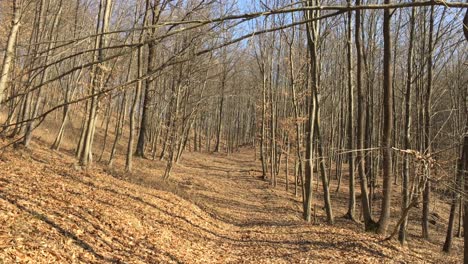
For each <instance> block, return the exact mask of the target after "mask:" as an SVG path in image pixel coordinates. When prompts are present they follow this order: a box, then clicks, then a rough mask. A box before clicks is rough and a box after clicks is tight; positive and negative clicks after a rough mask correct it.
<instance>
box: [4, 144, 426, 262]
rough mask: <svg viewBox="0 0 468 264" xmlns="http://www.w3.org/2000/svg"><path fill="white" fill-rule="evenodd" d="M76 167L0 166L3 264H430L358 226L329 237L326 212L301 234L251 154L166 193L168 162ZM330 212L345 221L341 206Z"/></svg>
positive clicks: (29, 154) (216, 157) (46, 158)
mask: <svg viewBox="0 0 468 264" xmlns="http://www.w3.org/2000/svg"><path fill="white" fill-rule="evenodd" d="M75 162H76V160H75V159H74V157H73V155H69V154H67V153H66V152H62V153H59V152H54V151H51V150H50V149H49V148H47V147H45V146H41V145H35V146H34V148H33V149H31V150H19V151H18V150H17V151H14V152H13V151H12V152H6V153H4V154H3V155H0V190H1V192H0V209H1V210H0V249H2V250H0V263H15V262H21V263H23V262H24V263H25V262H27V261H29V262H30V263H402V261H403V263H408V262H411V263H418V262H423V261H422V260H423V259H424V257H423V255H421V254H420V253H416V252H411V251H410V250H408V249H407V248H400V247H398V246H396V245H395V244H396V242H382V238H381V237H378V236H376V235H371V234H367V233H364V232H362V231H361V230H360V227H359V226H357V224H355V223H351V222H349V221H346V220H343V219H340V218H337V223H336V225H334V226H328V225H325V224H323V219H324V218H323V217H324V212H323V210H321V209H318V210H317V219H318V221H317V223H315V224H308V223H305V222H304V221H302V220H301V208H300V207H301V203H300V198H298V197H294V194H293V193H292V190H291V191H290V192H286V191H285V190H284V182H282V180H281V179H280V181H279V185H278V187H277V188H272V187H270V186H269V183H268V182H266V181H264V180H262V179H261V178H260V173H259V172H258V171H259V166H260V164H259V162H256V161H254V159H253V153H252V151H249V150H244V151H243V152H241V153H236V154H233V155H229V156H226V155H224V154H205V153H202V154H200V153H186V155H185V156H184V158H183V160H182V161H181V162H180V164H178V165H177V166H176V167H175V169H174V173H173V175H172V178H171V180H170V181H169V182H167V183H164V182H161V181H160V180H158V179H160V175H162V173H163V170H164V164H165V163H164V161H152V160H141V159H137V160H135V168H136V171H135V172H134V173H133V174H125V173H123V172H121V171H120V170H119V169H118V168H120V167H122V161H121V160H120V161H118V162H116V164H115V167H116V168H117V169H114V170H109V169H108V168H106V167H105V166H101V165H99V164H96V165H95V167H94V168H93V170H89V171H79V170H76V169H75V168H74V165H73V164H75ZM111 174H112V175H111ZM281 175H284V173H283V174H281ZM119 178H124V179H119ZM130 178H132V180H130ZM138 178H139V179H138ZM151 179H152V180H154V181H155V182H154V184H152V183H151V181H150V180H151ZM135 181H139V182H138V184H135ZM158 185H159V188H158ZM171 186H172V187H171ZM174 186H175V187H174ZM171 188H173V189H171ZM319 196H320V194H319V193H316V195H315V198H314V200H315V201H316V202H317V205H320V200H319V199H320V197H319ZM317 207H318V206H317ZM334 208H335V209H336V211H335V212H337V213H336V214H337V215H340V214H341V213H343V212H341V211H342V210H343V208H341V207H340V206H339V205H338V204H337V205H336V206H335V207H334ZM340 210H341V211H340ZM434 262H435V261H434Z"/></svg>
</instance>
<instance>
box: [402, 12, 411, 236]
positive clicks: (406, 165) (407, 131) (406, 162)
mask: <svg viewBox="0 0 468 264" xmlns="http://www.w3.org/2000/svg"><path fill="white" fill-rule="evenodd" d="M414 25H415V9H414V8H412V9H411V17H410V35H409V47H408V57H407V67H408V68H407V76H406V92H405V116H404V118H405V124H404V135H403V138H404V139H403V148H404V149H411V111H412V110H411V89H412V82H413V80H412V79H413V39H414ZM404 155H405V156H404V158H403V177H402V178H403V179H402V180H403V189H402V192H403V193H402V198H403V201H402V205H401V208H402V212H404V210H405V209H406V208H407V207H408V206H409V204H410V199H409V177H410V156H409V154H407V153H405V154H404ZM407 225H408V217H407V216H406V217H404V218H403V221H402V223H401V225H400V231H399V233H398V240H399V241H400V243H401V244H404V243H405V241H406V228H407Z"/></svg>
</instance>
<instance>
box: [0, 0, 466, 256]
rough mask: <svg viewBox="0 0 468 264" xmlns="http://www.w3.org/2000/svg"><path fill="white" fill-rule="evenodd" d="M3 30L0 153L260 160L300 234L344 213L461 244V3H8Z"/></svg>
mask: <svg viewBox="0 0 468 264" xmlns="http://www.w3.org/2000/svg"><path fill="white" fill-rule="evenodd" d="M0 24H1V27H0V62H1V63H2V64H1V68H0V69H1V75H0V122H1V124H0V137H1V140H0V141H1V144H0V148H1V151H2V152H9V151H18V149H21V150H22V149H30V148H33V147H34V146H36V145H32V144H33V142H36V143H34V144H48V147H50V148H51V149H53V150H55V151H57V152H60V151H64V152H67V153H72V154H73V155H74V157H75V159H76V165H75V169H76V170H93V167H94V166H96V164H105V166H107V167H108V168H115V167H117V168H116V169H120V170H121V171H123V173H128V174H129V175H130V174H131V173H132V172H134V170H135V165H134V164H135V162H136V161H138V160H141V159H145V160H155V162H156V161H158V162H159V161H161V162H164V170H163V173H161V174H160V175H155V176H154V177H162V178H163V179H164V180H166V181H171V180H172V178H173V177H175V176H174V175H173V171H174V168H176V167H177V166H178V165H179V161H180V163H183V157H184V155H197V154H196V153H202V152H204V153H214V154H216V153H226V154H227V155H228V157H229V155H232V154H235V153H238V152H243V151H252V150H255V151H252V156H253V157H252V159H255V160H256V161H257V162H258V164H259V167H258V168H259V169H258V170H257V171H255V172H256V173H257V174H258V177H260V178H261V179H262V180H263V181H266V182H268V183H269V185H270V187H269V188H285V189H286V190H287V191H289V193H290V195H291V196H296V197H300V201H299V203H301V206H302V207H301V208H302V214H303V215H302V218H303V220H304V224H307V222H316V220H314V214H315V211H316V210H318V209H316V208H314V207H315V206H317V205H318V206H319V207H320V208H322V207H323V210H324V212H325V215H326V217H324V219H323V222H326V223H328V224H330V225H333V224H336V223H335V222H336V221H335V220H336V218H341V217H343V215H338V214H337V213H334V212H336V210H335V211H334V210H333V209H335V207H336V206H335V204H336V203H346V204H342V205H343V206H344V207H346V214H345V216H344V217H345V218H346V219H347V221H357V222H359V223H362V232H365V231H368V232H375V233H378V234H381V235H384V236H385V237H386V238H387V239H398V240H399V241H400V242H401V243H402V244H405V243H406V241H407V239H408V238H409V235H408V232H407V230H408V225H416V226H417V228H419V229H418V230H420V231H418V232H420V236H418V237H417V239H421V240H429V239H431V235H432V234H431V232H433V230H431V229H433V223H432V222H433V221H441V222H443V223H444V230H443V232H438V233H437V236H440V235H443V236H444V237H445V239H443V240H444V241H445V243H443V245H442V244H440V245H439V246H440V249H441V250H442V249H443V251H446V252H449V251H450V250H451V247H452V244H453V240H454V238H453V237H454V236H456V237H463V232H464V237H465V240H466V234H467V233H466V229H463V226H466V224H467V220H466V219H467V218H466V217H463V216H464V212H466V209H467V206H468V203H466V197H467V195H466V190H467V188H468V187H467V185H468V180H467V175H468V173H467V170H468V45H467V43H468V27H467V25H468V3H467V2H462V1H459V2H458V1H450V0H449V1H441V0H402V1H395V0H373V1H372V0H354V1H351V0H342V1H335V0H304V1H298V0H133V1H124V0H2V1H0ZM40 130H41V131H42V132H41V133H42V134H43V133H47V134H49V136H50V137H51V138H52V139H53V140H52V141H51V142H47V141H43V140H41V137H40V136H38V131H40ZM44 131H46V132H44ZM65 141H66V142H68V143H69V144H68V145H67V146H64V144H65V143H64V142H65ZM119 159H121V160H123V162H122V163H118V164H119V165H116V160H119ZM120 164H121V165H120ZM119 166H120V167H121V168H120V167H119ZM340 188H344V189H345V190H346V197H347V198H346V199H345V200H344V201H343V200H340V201H337V200H336V199H334V193H335V192H337V191H338V190H340ZM0 198H1V197H0ZM435 201H437V203H442V204H446V205H447V206H448V208H450V209H449V210H448V211H447V215H446V216H445V215H444V216H443V217H440V219H437V220H434V214H433V213H432V211H433V208H434V207H435V206H436V202H435ZM395 206H397V207H398V208H399V209H398V210H397V211H395V210H392V208H393V207H395ZM415 212H417V221H410V220H409V218H410V217H409V215H412V214H413V215H414V214H415ZM463 219H465V220H463ZM463 221H464V224H463ZM463 230H465V231H463ZM434 232H435V231H434ZM433 235H434V236H435V235H436V234H435V233H433ZM466 251H467V250H466V249H465V263H467V262H466V259H467V258H466V254H467V253H466ZM459 253H460V254H462V253H461V252H459Z"/></svg>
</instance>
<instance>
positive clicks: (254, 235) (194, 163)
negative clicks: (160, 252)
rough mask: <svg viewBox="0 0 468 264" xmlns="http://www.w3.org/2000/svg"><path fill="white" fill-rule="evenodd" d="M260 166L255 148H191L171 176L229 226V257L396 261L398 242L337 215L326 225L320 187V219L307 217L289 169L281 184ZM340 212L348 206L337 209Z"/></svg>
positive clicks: (225, 239)
mask: <svg viewBox="0 0 468 264" xmlns="http://www.w3.org/2000/svg"><path fill="white" fill-rule="evenodd" d="M260 171H261V164H260V162H259V161H255V160H254V153H253V151H252V150H249V149H244V150H243V151H241V152H238V153H234V154H230V155H226V154H223V153H211V154H206V153H190V154H187V155H186V157H185V158H184V159H183V160H182V161H181V162H180V164H179V165H178V166H177V169H176V170H175V173H174V175H173V178H172V180H173V181H175V182H177V184H178V186H179V187H180V188H182V189H183V190H184V192H186V193H188V194H189V197H190V200H191V201H193V202H195V204H197V205H198V206H200V207H201V208H202V209H204V210H205V211H206V212H208V213H209V214H210V215H211V217H213V218H214V219H216V220H219V221H221V222H223V223H227V224H228V225H229V226H230V228H229V230H226V235H225V236H223V237H221V239H220V240H219V243H221V244H223V245H224V247H223V248H225V249H227V251H226V255H227V256H229V257H228V259H238V260H242V261H243V262H255V263H272V262H274V263H337V262H343V261H344V262H345V263H380V262H381V261H382V260H385V261H386V262H388V263H393V262H394V261H395V262H397V259H398V258H395V255H394V254H393V253H392V251H393V250H395V249H396V248H395V247H393V246H392V245H391V244H389V243H382V241H381V238H378V237H377V236H370V235H369V234H365V233H362V232H360V231H359V227H357V225H356V224H355V223H350V222H349V221H346V220H344V219H340V218H338V219H337V225H335V226H328V225H326V224H325V223H324V220H325V212H324V210H322V209H321V206H320V205H321V195H320V192H315V193H314V202H315V203H317V213H316V217H317V224H308V223H305V222H304V221H303V220H302V208H301V207H302V206H301V198H300V197H295V196H294V185H293V184H294V180H293V176H292V175H290V179H289V182H290V189H289V191H286V190H285V178H284V175H285V173H284V171H281V172H280V175H279V176H278V186H277V187H276V188H273V187H272V186H271V185H270V183H269V181H265V180H263V179H262V178H261V172H260ZM314 187H315V186H314ZM314 189H315V188H314ZM299 191H300V190H299ZM337 208H338V207H336V208H335V209H337ZM335 212H337V211H335ZM340 214H344V212H341V211H338V212H337V215H340ZM350 227H352V228H351V229H350ZM356 227H357V228H356ZM355 230H358V231H357V232H356V231H355ZM413 257H414V256H413ZM413 261H415V259H414V258H413Z"/></svg>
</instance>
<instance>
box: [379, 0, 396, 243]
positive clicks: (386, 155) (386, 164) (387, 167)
mask: <svg viewBox="0 0 468 264" xmlns="http://www.w3.org/2000/svg"><path fill="white" fill-rule="evenodd" d="M384 4H390V0H385V1H384ZM391 13H392V10H390V9H385V10H384V19H383V35H384V51H383V53H384V55H383V64H384V65H383V97H382V99H383V131H382V141H381V142H382V146H381V148H382V174H383V185H382V188H383V199H382V209H381V212H380V219H379V228H378V232H379V233H380V234H385V233H386V232H387V227H388V223H389V220H390V203H391V199H392V132H393V86H392V69H391V68H392V67H391V65H392V63H391V60H392V52H391V51H392V47H391V46H392V44H391V41H392V37H391V33H390V32H391V30H390V26H391V21H390V19H391Z"/></svg>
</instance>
